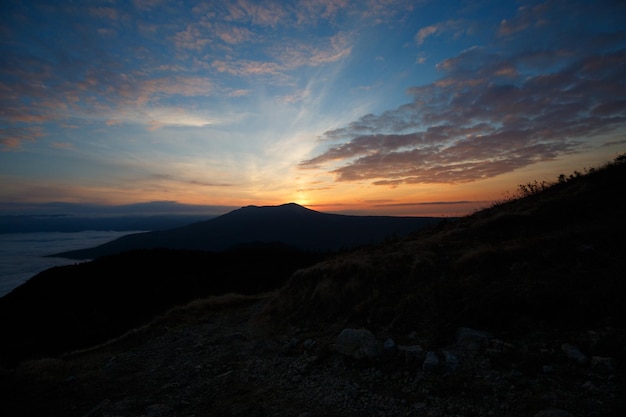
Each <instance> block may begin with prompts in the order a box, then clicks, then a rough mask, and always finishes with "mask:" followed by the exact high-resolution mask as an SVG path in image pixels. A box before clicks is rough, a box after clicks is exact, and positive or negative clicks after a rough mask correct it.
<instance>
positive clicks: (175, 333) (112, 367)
mask: <svg viewBox="0 0 626 417" xmlns="http://www.w3.org/2000/svg"><path fill="white" fill-rule="evenodd" d="M265 302H266V297H239V296H227V297H218V298H213V299H207V300H203V301H196V302H194V303H192V304H190V305H188V306H186V307H184V308H179V309H177V310H174V311H172V312H170V313H169V314H167V315H165V316H163V317H161V318H159V319H157V320H155V321H153V322H152V323H151V324H150V325H148V326H145V327H143V328H141V329H138V330H136V331H133V332H131V333H129V334H127V335H125V336H124V337H122V338H119V339H117V340H115V341H113V342H110V343H108V344H105V345H102V346H99V347H96V348H93V349H90V350H88V351H83V352H75V353H72V354H69V355H65V356H64V357H61V358H56V359H40V360H36V361H30V362H26V363H24V364H22V365H21V366H20V367H18V368H17V369H15V370H11V371H8V370H5V371H3V373H2V387H1V392H2V396H3V399H2V404H1V405H0V415H3V416H50V417H52V416H64V417H71V416H79V417H113V416H147V417H169V416H172V417H173V416H197V417H200V416H301V417H304V416H310V417H312V416H468V417H469V416H542V417H565V416H610V415H614V416H617V415H624V411H625V410H626V404H625V402H624V398H625V397H626V395H625V394H626V392H625V390H624V380H623V375H622V373H621V372H620V367H619V364H618V363H617V361H616V360H615V358H606V357H599V356H592V355H593V352H594V344H596V345H597V344H598V343H606V341H607V340H614V339H615V335H614V334H613V333H614V332H615V331H614V330H611V329H610V328H605V329H594V330H590V331H587V332H586V333H584V334H581V333H578V334H570V335H567V334H564V333H561V334H538V335H533V336H532V337H526V338H525V339H524V340H508V339H506V338H500V337H499V335H490V334H488V333H486V332H482V331H480V330H472V329H461V330H459V331H457V334H456V337H455V336H454V335H453V336H452V338H451V340H450V344H449V345H446V346H439V347H429V349H432V353H428V352H427V350H425V349H423V348H422V346H420V341H419V340H415V339H414V338H412V335H410V334H409V335H385V334H376V335H373V337H372V335H371V334H369V332H368V331H363V330H358V331H355V332H347V333H344V334H343V335H342V337H339V338H338V335H337V334H336V333H334V334H331V333H330V332H323V331H317V332H316V333H311V332H307V330H306V329H295V328H291V329H288V330H281V332H278V333H277V332H275V331H271V330H272V329H270V328H268V326H267V325H266V324H265V325H261V324H260V323H259V321H258V320H257V319H256V316H257V314H258V312H259V311H260V310H261V309H262V308H263V304H264V303H265ZM390 336H391V338H390ZM394 338H395V339H397V340H398V342H395V341H392V339H394ZM399 342H401V343H402V344H400V343H399ZM355 357H358V359H356V358H355Z"/></svg>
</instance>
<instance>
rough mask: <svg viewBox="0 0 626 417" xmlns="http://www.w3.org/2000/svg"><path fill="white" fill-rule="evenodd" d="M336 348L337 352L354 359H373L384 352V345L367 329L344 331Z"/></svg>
mask: <svg viewBox="0 0 626 417" xmlns="http://www.w3.org/2000/svg"><path fill="white" fill-rule="evenodd" d="M335 346H336V349H337V352H339V353H341V354H342V355H345V356H349V357H351V358H354V359H373V358H375V357H377V356H379V355H380V354H381V353H382V351H383V346H382V343H380V342H379V341H378V340H377V339H376V337H375V336H374V335H373V334H372V332H370V331H369V330H367V329H343V330H342V331H341V333H340V334H339V336H337V340H336V341H335Z"/></svg>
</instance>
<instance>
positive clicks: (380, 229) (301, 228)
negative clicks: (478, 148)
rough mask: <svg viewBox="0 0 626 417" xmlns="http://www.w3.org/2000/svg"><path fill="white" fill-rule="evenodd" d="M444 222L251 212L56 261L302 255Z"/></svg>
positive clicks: (297, 209)
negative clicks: (265, 248)
mask: <svg viewBox="0 0 626 417" xmlns="http://www.w3.org/2000/svg"><path fill="white" fill-rule="evenodd" d="M439 221H441V219H440V218H434V217H391V216H348V215H339V214H327V213H320V212H317V211H314V210H310V209H307V208H305V207H302V206H300V205H298V204H295V203H289V204H283V205H280V206H264V207H258V206H247V207H242V208H240V209H238V210H234V211H232V212H230V213H227V214H224V215H222V216H219V217H217V218H214V219H211V220H207V221H203V222H198V223H194V224H191V225H187V226H183V227H178V228H175V229H170V230H164V231H153V232H146V233H137V234H132V235H127V236H123V237H121V238H119V239H116V240H114V241H112V242H109V243H106V244H104V245H101V246H98V247H95V248H90V249H83V250H77V251H71V252H63V253H57V254H54V255H51V256H58V257H66V258H71V259H93V258H97V257H100V256H104V255H111V254H115V253H120V252H125V251H129V250H133V249H150V248H170V249H185V250H205V251H218V252H219V251H224V250H227V249H230V248H232V247H235V246H241V245H244V246H245V245H248V246H249V245H252V246H255V245H259V244H268V243H280V244H283V245H287V246H292V247H294V248H297V249H300V250H313V251H335V250H338V249H342V248H352V247H356V246H360V245H365V244H371V243H379V242H381V241H383V240H385V239H386V238H390V237H402V236H406V235H408V234H409V233H411V232H414V231H416V230H418V229H421V228H423V227H425V226H427V225H431V224H434V223H437V222H439Z"/></svg>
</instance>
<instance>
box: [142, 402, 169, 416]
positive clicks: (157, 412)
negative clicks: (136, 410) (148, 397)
mask: <svg viewBox="0 0 626 417" xmlns="http://www.w3.org/2000/svg"><path fill="white" fill-rule="evenodd" d="M170 411H171V409H170V407H168V406H167V405H164V404H153V405H150V406H148V407H147V408H146V417H166V416H167V415H168V414H169V413H170Z"/></svg>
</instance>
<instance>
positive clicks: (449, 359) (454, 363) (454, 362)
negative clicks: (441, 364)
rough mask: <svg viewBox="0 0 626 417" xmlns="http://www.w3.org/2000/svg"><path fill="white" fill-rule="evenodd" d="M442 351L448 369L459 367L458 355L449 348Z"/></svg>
mask: <svg viewBox="0 0 626 417" xmlns="http://www.w3.org/2000/svg"><path fill="white" fill-rule="evenodd" d="M442 353H443V357H444V361H445V368H446V371H448V372H454V371H456V370H457V368H458V367H459V359H458V358H457V357H456V355H455V354H454V353H452V352H450V351H448V350H444V351H443V352H442Z"/></svg>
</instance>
